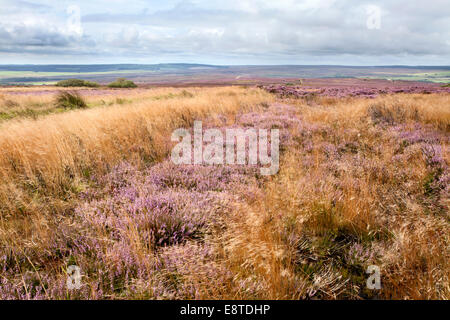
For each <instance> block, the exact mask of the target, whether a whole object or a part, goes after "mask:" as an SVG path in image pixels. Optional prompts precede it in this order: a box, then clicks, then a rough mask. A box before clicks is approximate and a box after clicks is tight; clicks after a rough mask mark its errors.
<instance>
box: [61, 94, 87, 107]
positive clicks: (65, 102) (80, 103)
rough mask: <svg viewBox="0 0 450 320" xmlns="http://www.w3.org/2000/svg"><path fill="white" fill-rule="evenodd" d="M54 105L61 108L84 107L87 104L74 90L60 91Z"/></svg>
mask: <svg viewBox="0 0 450 320" xmlns="http://www.w3.org/2000/svg"><path fill="white" fill-rule="evenodd" d="M55 103H56V106H57V107H59V108H63V109H85V108H87V104H86V102H85V101H84V99H83V97H82V96H81V95H80V94H79V93H78V92H76V91H61V92H59V93H58V94H57V96H56V102H55Z"/></svg>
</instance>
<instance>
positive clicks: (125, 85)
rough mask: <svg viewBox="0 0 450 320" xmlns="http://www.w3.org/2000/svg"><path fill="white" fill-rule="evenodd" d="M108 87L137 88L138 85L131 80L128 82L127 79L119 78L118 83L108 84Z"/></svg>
mask: <svg viewBox="0 0 450 320" xmlns="http://www.w3.org/2000/svg"><path fill="white" fill-rule="evenodd" d="M108 87H110V88H136V87H137V85H136V84H135V83H134V82H133V81H131V80H127V79H125V78H119V79H117V80H116V81H114V82H111V83H110V84H108Z"/></svg>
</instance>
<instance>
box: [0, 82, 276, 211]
mask: <svg viewBox="0 0 450 320" xmlns="http://www.w3.org/2000/svg"><path fill="white" fill-rule="evenodd" d="M189 90H190V92H192V94H193V96H192V97H191V96H190V95H186V94H184V95H183V94H182V93H183V90H181V89H168V88H165V89H157V90H150V92H138V93H137V94H135V95H134V94H129V95H128V96H126V95H125V99H127V98H129V99H130V100H131V101H132V103H129V104H123V105H122V104H114V105H112V106H105V107H98V108H93V109H90V110H83V111H70V112H66V113H62V114H56V115H48V116H46V117H44V118H42V119H38V120H36V121H34V120H17V121H16V120H12V121H8V122H6V123H4V124H3V125H2V126H1V127H0V131H1V133H0V148H1V150H2V152H1V154H0V181H1V184H0V203H1V208H0V211H1V215H2V216H5V215H6V216H7V215H15V214H17V213H22V214H26V215H28V214H30V213H39V212H40V211H42V210H46V208H48V207H49V206H53V205H54V206H55V208H56V207H58V206H59V203H60V202H66V201H65V200H67V199H68V198H70V196H71V195H72V194H73V193H75V192H77V191H79V189H81V188H83V187H84V185H83V181H84V180H86V178H88V177H89V176H91V175H94V174H100V173H103V172H105V170H107V169H108V168H110V167H111V166H112V165H114V164H115V163H117V161H119V160H123V159H129V160H133V161H137V162H139V161H150V162H151V161H155V160H158V159H161V158H163V157H164V156H165V155H166V154H167V152H168V150H169V145H168V140H169V139H170V134H171V131H172V130H174V128H178V127H183V126H184V127H188V126H190V125H191V122H192V121H193V119H194V118H196V119H198V118H202V117H206V116H211V115H214V114H228V115H232V114H234V113H236V112H237V111H238V110H242V109H251V108H254V107H255V106H258V105H259V104H260V103H262V102H268V101H270V100H271V99H273V98H272V97H271V96H270V95H268V94H267V93H264V92H263V91H261V90H244V89H240V88H236V87H229V88H209V89H207V88H202V89H198V88H197V89H189ZM120 92H121V91H120ZM131 92H132V91H131ZM168 94H172V95H175V96H173V97H171V98H170V99H165V98H163V99H158V100H155V99H154V97H155V96H157V97H161V96H162V97H164V96H166V95H168ZM176 94H178V95H176ZM118 98H123V96H122V95H120V96H118V95H116V96H113V98H112V100H113V101H116V100H117V99H118ZM55 208H53V209H55Z"/></svg>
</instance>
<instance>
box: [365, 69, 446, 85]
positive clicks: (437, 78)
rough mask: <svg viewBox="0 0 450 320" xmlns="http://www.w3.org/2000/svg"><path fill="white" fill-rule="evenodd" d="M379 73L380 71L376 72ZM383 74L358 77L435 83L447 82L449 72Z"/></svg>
mask: <svg viewBox="0 0 450 320" xmlns="http://www.w3.org/2000/svg"><path fill="white" fill-rule="evenodd" d="M377 73H378V74H381V73H382V72H377ZM382 74H385V75H379V76H378V75H377V76H368V77H358V78H360V79H361V78H364V79H391V80H407V81H427V82H436V83H448V82H450V72H449V71H444V72H422V73H408V74H399V75H392V74H388V73H382Z"/></svg>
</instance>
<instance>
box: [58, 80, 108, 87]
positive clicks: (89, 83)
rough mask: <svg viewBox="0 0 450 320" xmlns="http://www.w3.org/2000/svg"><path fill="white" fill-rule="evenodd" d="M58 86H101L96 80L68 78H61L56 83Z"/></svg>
mask: <svg viewBox="0 0 450 320" xmlns="http://www.w3.org/2000/svg"><path fill="white" fill-rule="evenodd" d="M56 86H57V87H92V88H93V87H99V86H100V85H99V84H98V83H96V82H92V81H87V80H80V79H67V80H61V81H58V82H57V83H56Z"/></svg>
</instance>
